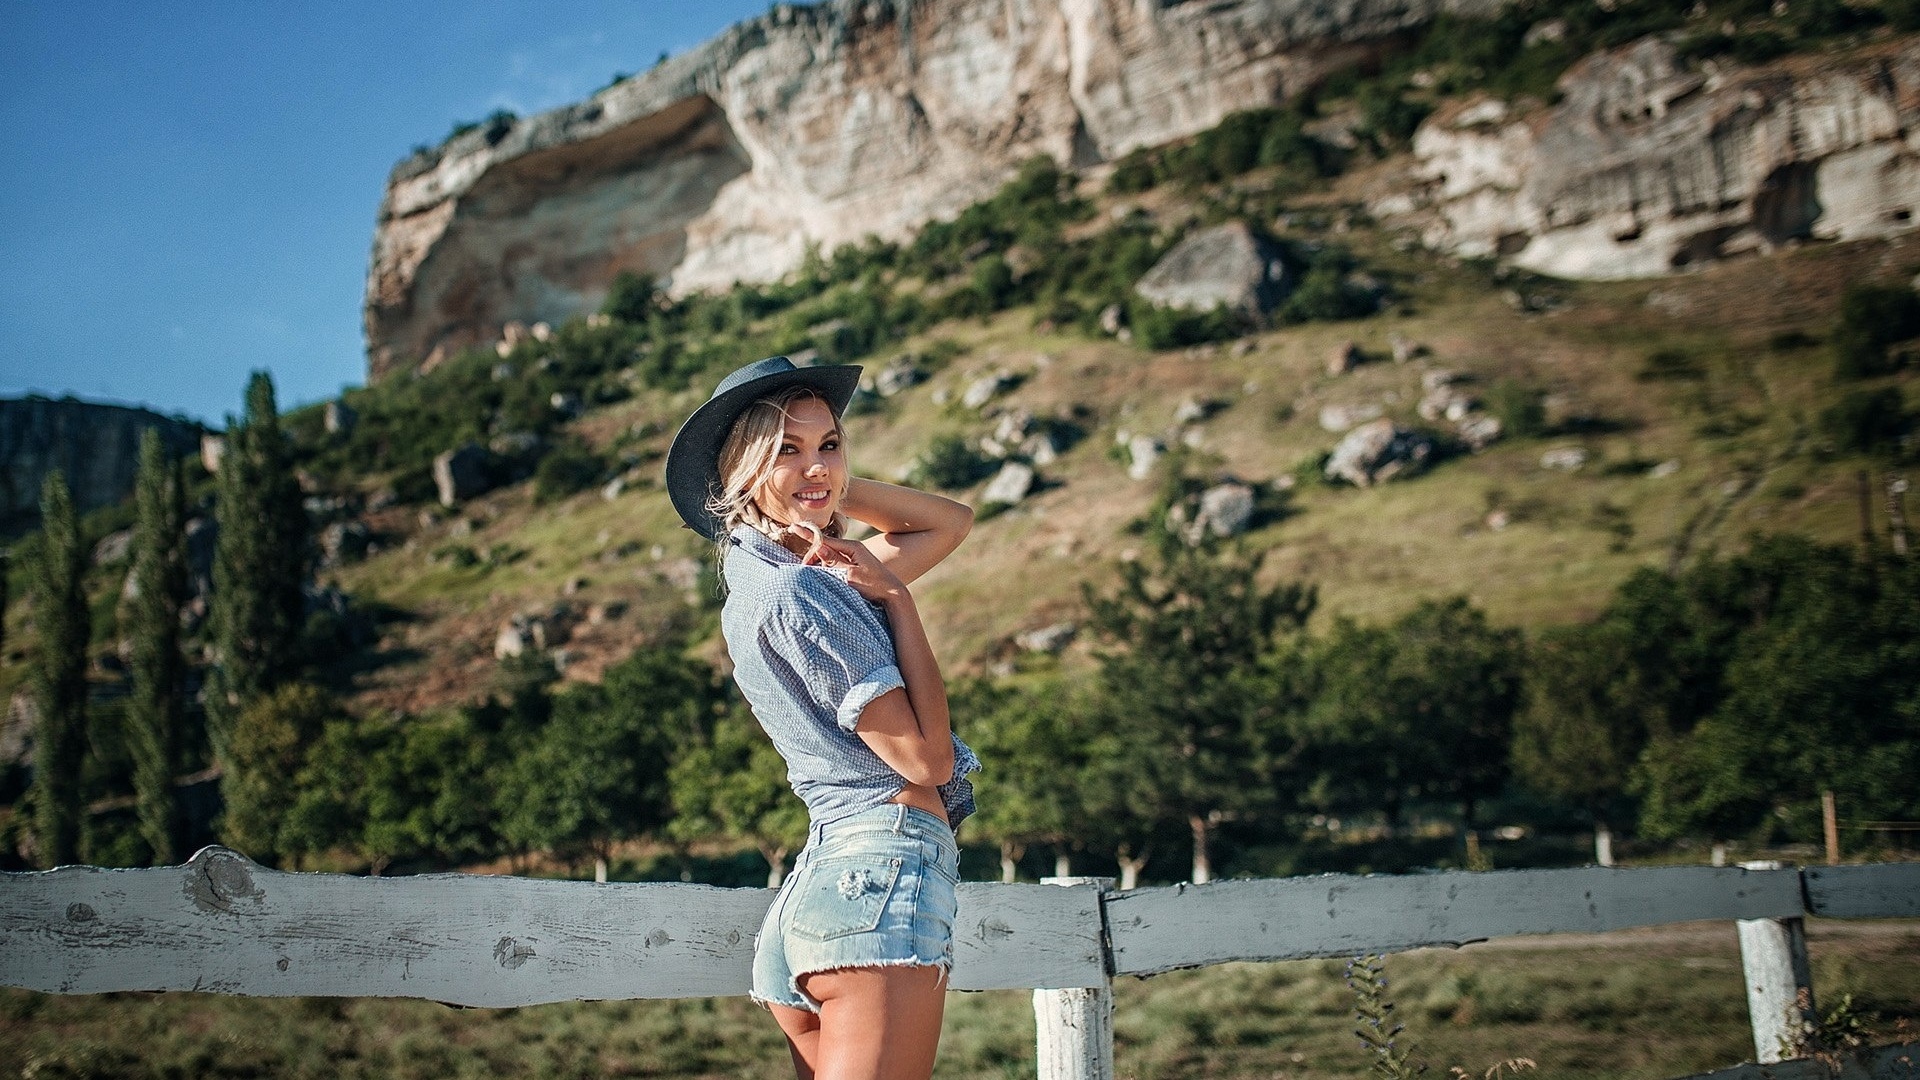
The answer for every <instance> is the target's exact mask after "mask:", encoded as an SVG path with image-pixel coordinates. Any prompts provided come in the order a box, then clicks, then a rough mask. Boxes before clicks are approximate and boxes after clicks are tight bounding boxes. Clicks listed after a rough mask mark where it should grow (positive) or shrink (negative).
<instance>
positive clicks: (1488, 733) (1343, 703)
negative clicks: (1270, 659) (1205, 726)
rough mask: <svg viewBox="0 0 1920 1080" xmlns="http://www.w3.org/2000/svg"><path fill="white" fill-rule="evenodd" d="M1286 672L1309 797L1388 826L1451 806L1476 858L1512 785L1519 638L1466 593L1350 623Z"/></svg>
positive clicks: (1306, 647)
mask: <svg viewBox="0 0 1920 1080" xmlns="http://www.w3.org/2000/svg"><path fill="white" fill-rule="evenodd" d="M1287 666H1288V667H1290V668H1291V676H1290V678H1289V679H1288V680H1287V684H1288V687H1289V689H1288V693H1287V696H1288V697H1290V698H1291V699H1292V700H1294V701H1296V702H1298V703H1299V704H1298V712H1297V713H1296V714H1295V716H1294V718H1293V725H1294V736H1295V739H1296V740H1297V743H1298V746H1299V753H1300V754H1301V759H1302V762H1303V766H1304V771H1305V773H1306V775H1307V776H1309V777H1310V781H1309V784H1308V788H1307V793H1306V794H1307V802H1308V803H1309V804H1311V805H1313V806H1315V807H1316V808H1318V809H1321V810H1328V811H1332V810H1348V811H1352V810H1361V809H1375V808H1378V809H1380V810H1382V811H1383V812H1384V813H1385V814H1386V817H1387V822H1388V824H1389V825H1390V826H1391V825H1397V824H1398V823H1399V820H1400V816H1401V814H1402V812H1403V811H1404V809H1405V806H1406V803H1407V802H1408V801H1409V800H1411V799H1414V798H1444V799H1450V800H1452V801H1453V802H1455V803H1456V804H1457V805H1458V806H1459V807H1460V818H1461V827H1462V829H1463V831H1464V833H1465V835H1466V836H1467V842H1468V844H1469V845H1470V846H1469V853H1470V854H1471V852H1472V850H1474V847H1473V845H1474V844H1475V842H1474V840H1473V826H1474V819H1475V813H1476V810H1477V808H1478V806H1479V804H1480V803H1481V802H1482V801H1484V800H1485V799H1487V798H1488V797H1490V796H1492V795H1493V794H1495V793H1497V792H1498V791H1499V790H1500V788H1501V787H1502V786H1503V785H1504V784H1505V782H1506V779H1507V768H1508V747H1509V745H1510V743H1511V741H1512V737H1513V716H1514V712H1515V711H1516V710H1517V709H1518V707H1519V703H1520V692H1521V676H1522V671H1523V669H1524V646H1523V641H1522V639H1521V637H1520V634H1519V632H1518V631H1516V630H1511V629H1502V628H1498V627H1494V626H1491V625H1490V624H1488V622H1487V619H1486V616H1485V614H1484V613H1482V612H1481V611H1479V610H1478V609H1476V608H1474V607H1473V606H1472V605H1470V604H1469V603H1468V602H1467V601H1466V600H1465V599H1464V598H1458V597H1456V598H1454V599H1450V600H1443V601H1432V600H1429V601H1423V602H1422V603H1420V604H1419V605H1417V606H1416V607H1415V608H1414V609H1413V610H1412V611H1410V612H1408V613H1407V614H1405V615H1403V616H1401V617H1400V618H1399V619H1397V620H1395V621H1394V622H1393V623H1392V624H1391V625H1390V626H1386V627H1367V626H1361V625H1359V624H1357V623H1354V622H1351V621H1349V620H1345V619H1342V620H1340V621H1338V622H1337V623H1336V624H1335V625H1334V628H1333V630H1332V631H1331V632H1330V633H1329V634H1328V635H1327V636H1326V637H1325V638H1324V639H1323V640H1321V641H1318V642H1312V643H1305V644H1303V646H1302V648H1301V649H1299V650H1297V651H1296V652H1295V653H1294V654H1293V655H1292V656H1291V657H1290V658H1289V661H1288V663H1287Z"/></svg>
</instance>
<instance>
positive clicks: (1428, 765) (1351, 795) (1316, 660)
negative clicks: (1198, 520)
mask: <svg viewBox="0 0 1920 1080" xmlns="http://www.w3.org/2000/svg"><path fill="white" fill-rule="evenodd" d="M1277 666H1278V668H1279V669H1280V672H1281V677H1280V679H1279V680H1278V681H1279V682H1281V684H1282V685H1284V686H1285V687H1286V691H1285V696H1286V697H1287V698H1288V699H1290V700H1292V701H1295V702H1298V706H1297V708H1296V710H1295V711H1294V712H1293V714H1292V715H1291V716H1290V717H1289V727H1290V734H1291V736H1292V739H1293V741H1294V743H1295V744H1296V745H1297V747H1298V753H1299V759H1298V760H1299V767H1300V772H1301V777H1302V781H1303V783H1302V790H1301V791H1300V799H1301V801H1302V802H1304V803H1305V804H1306V805H1307V806H1309V807H1311V808H1313V809H1315V810H1320V811H1323V812H1328V813H1334V812H1357V811H1362V810H1374V809H1378V810H1381V811H1382V812H1384V813H1385V814H1386V818H1387V824H1388V826H1389V827H1393V826H1397V825H1398V824H1399V821H1400V815H1401V813H1402V811H1403V810H1404V808H1405V806H1406V804H1407V801H1408V800H1409V799H1412V798H1414V797H1416V796H1417V795H1419V794H1420V792H1421V790H1422V788H1423V786H1424V783H1425V781H1426V779H1427V778H1428V777H1429V776H1430V775H1431V773H1432V771H1433V763H1432V762H1431V761H1429V760H1428V759H1427V757H1426V751H1427V749H1428V745H1427V743H1426V741H1425V739H1423V738H1422V737H1421V734H1420V732H1418V731H1417V730H1415V729H1414V727H1413V716H1412V714H1411V713H1409V712H1408V711H1407V710H1405V709H1403V708H1401V707H1400V701H1401V699H1402V697H1403V696H1404V695H1403V694H1402V693H1401V692H1400V691H1399V690H1398V689H1397V688H1395V687H1394V686H1393V685H1392V684H1391V680H1392V678H1393V675H1394V641H1393V634H1392V632H1391V631H1388V630H1386V629H1384V628H1382V627H1377V626H1362V625H1360V624H1359V623H1356V622H1354V621H1353V620H1351V619H1347V618H1344V617H1343V618H1340V619H1337V620H1335V622H1334V624H1333V627H1332V629H1331V630H1329V631H1328V632H1327V633H1326V634H1325V635H1324V636H1323V637H1319V638H1316V639H1309V640H1302V641H1300V642H1298V644H1297V645H1296V647H1295V648H1294V649H1293V650H1291V651H1290V652H1289V653H1288V654H1287V655H1286V656H1285V658H1284V659H1283V660H1282V661H1281V662H1280V663H1279V664H1278V665H1277Z"/></svg>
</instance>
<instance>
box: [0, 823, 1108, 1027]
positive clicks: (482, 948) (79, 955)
mask: <svg viewBox="0 0 1920 1080" xmlns="http://www.w3.org/2000/svg"><path fill="white" fill-rule="evenodd" d="M772 898H773V892H772V891H771V890H768V889H720V888H714V887H711V886H705V885H687V884H679V883H674V884H604V885H601V884H594V883H592V882H583V881H542V880H533V879H526V878H509V877H482V876H475V875H467V874H434V875H423V876H419V877H399V878H363V877H349V876H345V875H339V874H289V873H282V872H280V871H276V870H269V869H266V868H264V867H261V866H259V865H257V864H255V863H253V862H252V861H251V860H249V859H247V858H246V857H245V856H243V855H240V854H238V853H237V852H233V851H229V850H227V849H224V848H207V849H205V850H203V851H201V852H200V853H199V854H197V855H195V856H194V857H193V858H192V859H191V860H190V861H189V862H188V863H187V864H186V865H184V866H178V867H165V868H160V869H153V870H101V869H96V868H93V867H65V868H62V869H59V870H53V871H48V872H46V873H39V874H4V875H0V983H5V984H6V985H9V986H18V987H24V988H27V989H33V990H42V991H48V992H53V993H68V994H82V993H102V992H107V991H115V990H202V991H212V992H217V993H229V994H245V995H249V996H256V997H284V996H291V995H317V996H353V997H361V996H365V997H413V998H427V999H429V1000H433V1001H444V1002H448V1003H451V1004H458V1005H473V1006H485V1007H504V1006H516V1005H531V1004H538V1003H542V1002H550V1001H569V1000H613V999H624V998H667V997H706V996H733V995H741V994H745V993H746V992H747V988H748V982H749V973H750V970H751V963H752V956H753V939H754V934H755V932H756V931H757V930H758V929H759V926H760V919H761V917H762V915H764V914H765V912H766V909H767V905H768V904H769V903H770V902H771V901H772ZM1098 905H1099V891H1098V890H1097V889H1094V888H1084V889H1061V888H1054V887H1048V886H1040V885H1015V886H1000V885H993V886H987V885H965V886H962V889H961V896H960V922H959V926H958V928H957V932H956V934H955V943H954V960H955V964H954V972H953V985H954V986H955V987H956V988H958V989H969V990H972V989H997V988H1001V987H1022V988H1029V987H1034V986H1092V985H1100V984H1101V983H1103V982H1104V980H1105V971H1104V967H1103V959H1104V958H1103V955H1102V951H1101V943H1100V937H1099V931H1098V927H1099V908H1098Z"/></svg>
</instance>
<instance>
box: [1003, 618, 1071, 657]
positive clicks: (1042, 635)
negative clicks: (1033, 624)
mask: <svg viewBox="0 0 1920 1080" xmlns="http://www.w3.org/2000/svg"><path fill="white" fill-rule="evenodd" d="M1079 633H1080V627H1079V626H1078V625H1077V624H1075V623H1070V622H1059V623H1054V624H1053V625H1051V626H1043V627H1041V628H1039V629H1038V630H1028V631H1027V632H1025V633H1023V634H1016V635H1014V638H1013V643H1014V644H1015V645H1018V646H1019V647H1020V648H1022V649H1025V650H1026V651H1027V652H1037V653H1058V652H1061V651H1063V650H1065V649H1066V647H1067V646H1068V645H1071V644H1073V639H1074V637H1075V636H1076V635H1077V634H1079Z"/></svg>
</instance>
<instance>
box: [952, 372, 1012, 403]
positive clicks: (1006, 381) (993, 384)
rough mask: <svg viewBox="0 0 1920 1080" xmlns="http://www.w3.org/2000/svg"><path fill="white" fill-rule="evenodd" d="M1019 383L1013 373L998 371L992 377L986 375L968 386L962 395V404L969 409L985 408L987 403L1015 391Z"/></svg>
mask: <svg viewBox="0 0 1920 1080" xmlns="http://www.w3.org/2000/svg"><path fill="white" fill-rule="evenodd" d="M1019 383H1020V379H1019V377H1018V376H1016V375H1014V374H1012V373H1011V372H1006V371H996V372H994V373H993V374H991V375H984V376H982V377H980V378H978V379H975V380H974V381H973V382H972V383H970V384H969V385H968V386H967V389H966V392H965V393H963V394H961V395H960V404H962V405H965V406H966V407H967V408H969V409H981V408H985V407H986V404H987V402H989V401H992V400H993V399H994V398H996V397H999V396H1000V395H1001V394H1003V393H1005V392H1006V391H1008V390H1011V389H1013V388H1014V387H1015V386H1018V385H1019Z"/></svg>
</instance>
